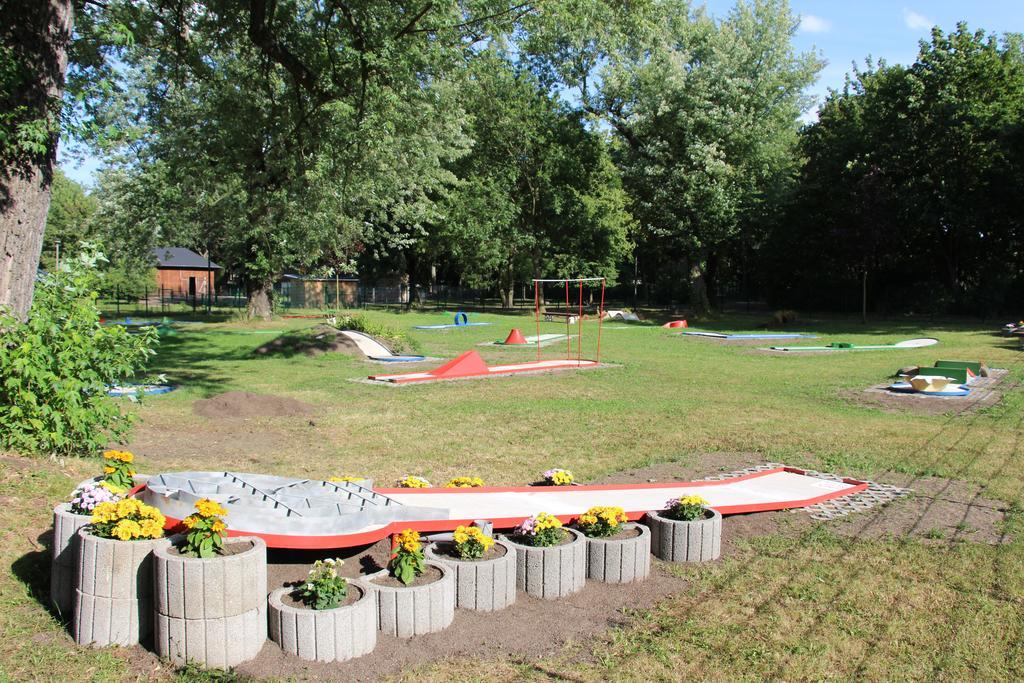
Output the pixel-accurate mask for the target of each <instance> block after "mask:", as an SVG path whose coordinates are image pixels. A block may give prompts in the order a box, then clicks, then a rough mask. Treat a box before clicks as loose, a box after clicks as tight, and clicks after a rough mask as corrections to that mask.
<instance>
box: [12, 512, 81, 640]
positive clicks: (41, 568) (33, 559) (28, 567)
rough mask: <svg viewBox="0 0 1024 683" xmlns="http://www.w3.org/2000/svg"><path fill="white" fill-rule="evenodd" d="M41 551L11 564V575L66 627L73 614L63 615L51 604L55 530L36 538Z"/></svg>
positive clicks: (22, 557) (29, 554)
mask: <svg viewBox="0 0 1024 683" xmlns="http://www.w3.org/2000/svg"><path fill="white" fill-rule="evenodd" d="M36 543H37V544H38V545H40V546H42V549H41V550H33V551H31V552H27V553H25V554H24V555H22V556H21V557H19V558H18V559H16V560H15V561H14V562H12V563H11V573H12V574H14V576H15V577H16V578H17V579H18V580H19V581H21V582H22V583H23V584H25V587H26V588H28V593H29V596H31V598H32V599H33V600H35V601H36V602H37V603H39V605H40V606H41V607H42V608H43V609H45V610H46V611H47V612H48V613H50V615H52V616H53V618H55V619H57V620H59V621H61V622H62V623H64V624H65V625H68V623H69V622H70V621H71V614H62V613H61V612H60V611H59V610H58V609H57V608H56V607H54V605H53V603H51V602H50V561H51V560H52V558H53V529H49V530H47V531H44V532H43V533H41V534H39V536H38V537H36Z"/></svg>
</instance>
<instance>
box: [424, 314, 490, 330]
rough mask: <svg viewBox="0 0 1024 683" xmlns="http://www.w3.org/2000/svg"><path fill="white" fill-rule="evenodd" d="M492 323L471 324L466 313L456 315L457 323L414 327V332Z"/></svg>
mask: <svg viewBox="0 0 1024 683" xmlns="http://www.w3.org/2000/svg"><path fill="white" fill-rule="evenodd" d="M490 324H491V323H471V322H469V316H468V315H466V314H465V313H456V314H455V322H451V323H444V324H439V325H414V326H413V329H414V330H450V329H452V328H458V327H474V326H477V325H490Z"/></svg>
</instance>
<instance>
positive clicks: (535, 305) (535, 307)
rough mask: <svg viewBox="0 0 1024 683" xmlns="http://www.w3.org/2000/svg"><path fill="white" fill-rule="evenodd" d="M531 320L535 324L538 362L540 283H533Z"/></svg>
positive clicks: (535, 281)
mask: <svg viewBox="0 0 1024 683" xmlns="http://www.w3.org/2000/svg"><path fill="white" fill-rule="evenodd" d="M533 319H534V321H535V322H536V323H537V339H536V344H537V360H538V361H540V282H538V281H537V280H534V281H533Z"/></svg>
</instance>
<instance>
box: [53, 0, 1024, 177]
mask: <svg viewBox="0 0 1024 683" xmlns="http://www.w3.org/2000/svg"><path fill="white" fill-rule="evenodd" d="M790 2H791V7H792V10H793V13H794V14H796V15H799V16H800V17H801V24H800V31H799V32H798V33H797V35H796V38H795V40H794V43H795V46H796V48H797V49H798V50H800V51H805V50H814V51H816V52H817V53H818V54H819V55H820V56H822V57H823V58H824V59H825V61H826V62H828V63H827V65H826V66H825V68H824V69H823V70H822V72H821V74H820V75H819V77H818V82H817V83H815V84H814V85H813V86H811V88H810V94H813V95H815V96H816V97H817V98H818V101H819V102H820V101H821V100H822V99H824V96H825V94H826V93H827V92H828V89H829V88H838V87H840V86H842V84H843V77H844V75H845V74H846V73H848V72H849V71H850V69H851V64H852V63H854V62H856V63H857V64H858V65H861V66H863V64H864V59H865V58H866V57H867V56H869V55H870V56H871V57H873V58H874V59H876V60H877V59H885V60H886V61H887V62H889V63H890V64H909V63H911V62H913V61H914V57H915V56H916V55H917V43H918V41H919V40H922V39H927V38H928V37H929V35H930V33H931V27H932V26H933V25H938V26H939V27H941V28H942V29H943V30H944V31H950V30H952V29H953V28H955V27H956V23H957V22H958V21H966V22H967V23H968V24H969V25H970V27H971V28H972V29H977V28H982V29H985V30H986V31H987V32H989V33H997V34H1002V33H1008V32H1019V33H1024V0H988V1H986V0H969V1H967V2H964V1H963V0H959V1H954V0H913V1H911V2H907V3H901V2H892V1H889V0H790ZM699 4H702V3H700V2H699V1H695V2H694V5H699ZM703 4H705V5H706V6H707V8H708V10H709V11H710V12H711V14H713V15H715V16H723V15H725V14H727V13H728V12H729V9H730V8H731V7H732V6H733V4H734V3H733V1H732V0H706V1H705V2H704V3H703ZM807 118H808V119H809V120H813V119H814V112H810V113H809V114H808V116H807ZM99 165H100V164H99V160H98V159H96V158H95V157H86V159H85V160H84V161H83V162H82V163H81V164H78V163H76V162H72V161H68V160H66V159H63V158H62V160H61V168H63V169H64V171H65V173H67V174H68V175H69V176H70V177H71V178H73V179H75V180H77V181H78V182H80V183H84V184H86V185H92V183H93V176H94V174H95V172H96V170H97V168H99Z"/></svg>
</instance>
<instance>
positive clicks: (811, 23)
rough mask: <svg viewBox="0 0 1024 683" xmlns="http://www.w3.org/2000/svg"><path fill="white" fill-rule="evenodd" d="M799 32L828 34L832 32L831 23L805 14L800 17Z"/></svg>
mask: <svg viewBox="0 0 1024 683" xmlns="http://www.w3.org/2000/svg"><path fill="white" fill-rule="evenodd" d="M800 30H801V31H805V32H807V33H828V32H829V31H831V30H832V22H831V21H829V20H828V19H822V18H821V17H816V16H814V15H813V14H805V15H803V16H802V17H800Z"/></svg>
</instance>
